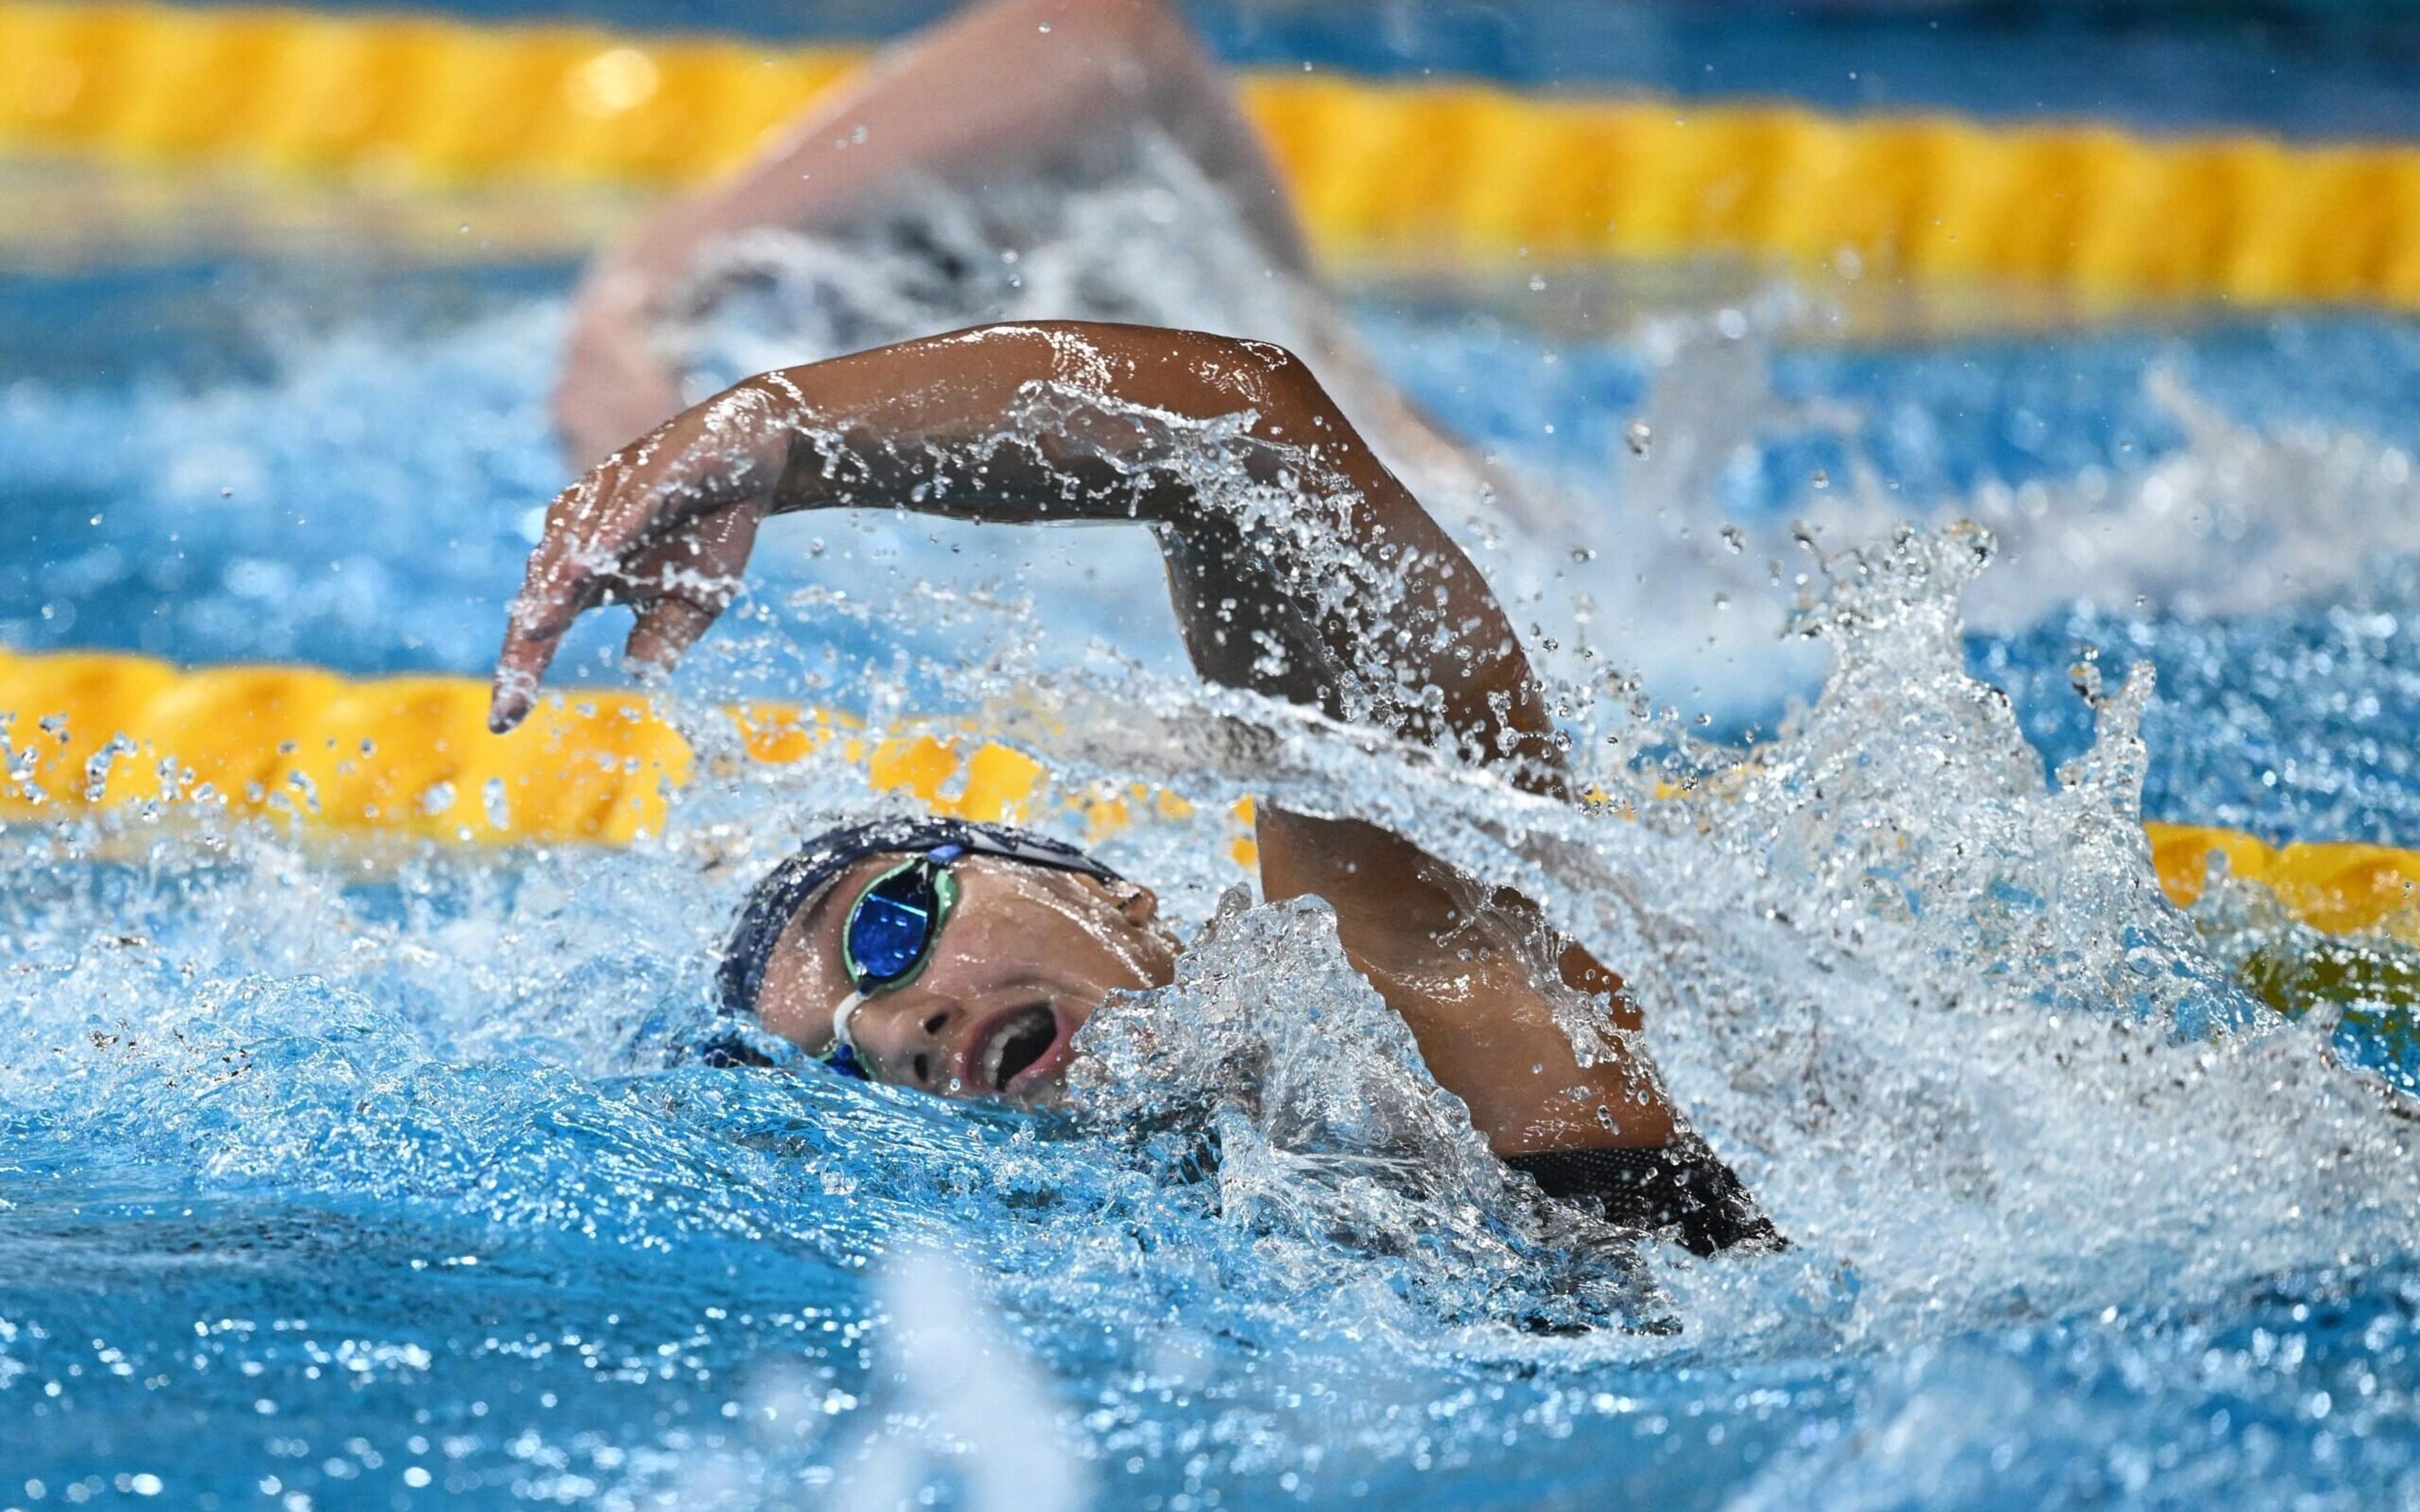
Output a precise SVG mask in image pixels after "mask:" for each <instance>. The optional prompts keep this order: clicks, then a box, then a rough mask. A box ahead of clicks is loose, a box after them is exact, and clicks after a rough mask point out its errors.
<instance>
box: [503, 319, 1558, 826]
mask: <svg viewBox="0 0 2420 1512" xmlns="http://www.w3.org/2000/svg"><path fill="white" fill-rule="evenodd" d="M849 506H856V507H877V508H881V507H891V508H905V509H912V510H916V511H920V512H923V513H928V514H935V515H942V516H948V517H955V518H960V519H970V520H982V521H993V522H1013V523H1039V522H1047V521H1055V520H1092V521H1099V520H1124V519H1131V520H1136V521H1140V522H1142V523H1145V524H1148V525H1149V526H1151V527H1152V528H1153V529H1154V531H1155V532H1156V535H1157V536H1158V539H1159V542H1160V546H1161V550H1162V554H1163V557H1164V559H1165V561H1166V563H1167V566H1168V574H1169V583H1170V590H1171V597H1172V599H1173V601H1174V605H1175V609H1176V611H1177V616H1178V620H1179V623H1180V625H1181V628H1182V630H1183V633H1184V638H1185V642H1186V646H1187V650H1188V651H1189V652H1190V654H1191V656H1192V658H1193V662H1194V665H1195V666H1196V667H1197V668H1198V669H1199V670H1200V671H1201V672H1202V675H1203V676H1204V677H1205V678H1208V679H1209V680H1211V681H1214V682H1218V683H1222V684H1226V685H1228V686H1231V687H1243V688H1249V689H1252V690H1254V691H1257V692H1262V693H1265V694H1269V695H1272V696H1275V697H1280V698H1284V699H1288V700H1291V701H1294V702H1301V703H1307V704H1311V705H1314V706H1317V707H1319V708H1321V709H1323V710H1325V711H1326V712H1327V713H1328V714H1330V715H1331V716H1334V717H1339V718H1343V719H1350V720H1354V721H1357V722H1364V723H1371V724H1374V725H1377V726H1380V727H1382V728H1385V729H1388V730H1389V731H1391V732H1392V733H1396V734H1398V735H1400V736H1403V737H1404V738H1407V739H1412V740H1417V741H1421V742H1435V741H1438V740H1441V739H1445V740H1451V741H1453V742H1454V743H1456V744H1457V745H1458V746H1459V747H1460V748H1462V749H1463V751H1464V752H1465V753H1466V755H1468V756H1470V757H1471V758H1473V759H1476V760H1479V761H1483V762H1508V763H1510V764H1512V771H1511V774H1510V775H1511V776H1512V778H1513V779H1514V780H1517V781H1521V782H1523V783H1525V784H1527V785H1528V786H1531V787H1533V788H1537V789H1540V790H1543V791H1561V789H1562V784H1563V781H1564V777H1563V769H1562V766H1561V763H1560V758H1559V754H1558V753H1557V751H1556V750H1555V748H1554V746H1553V743H1552V739H1551V733H1552V732H1551V724H1550V722H1549V720H1548V718H1547V716H1546V711H1545V707H1544V701H1543V699H1542V698H1541V696H1540V693H1539V690H1538V688H1537V686H1536V684H1535V682H1534V681H1533V679H1532V678H1531V675H1530V671H1529V665H1528V659H1527V657H1526V656H1525V655H1524V654H1523V652H1522V649H1521V646H1520V642H1519V640H1518V639H1517V638H1516V637H1515V635H1514V633H1513V630H1512V625H1510V624H1509V623H1508V622H1507V621H1506V619H1505V617H1504V613H1503V610H1502V609H1500V608H1499V607H1498V606H1497V603H1496V601H1495V598H1494V596H1493V595H1492V594H1490V593H1489V592H1488V590H1487V587H1486V584H1485V582H1484V581H1483V580H1482V579H1481V577H1480V574H1479V572H1478V570H1477V569H1476V568H1475V567H1474V566H1472V565H1471V563H1469V561H1468V560H1467V559H1466V558H1465V557H1464V556H1463V554H1462V552H1461V550H1460V549H1459V548H1457V547H1455V546H1454V544H1453V543H1452V541H1451V540H1450V538H1449V537H1448V536H1447V535H1446V534H1445V532H1443V531H1442V530H1441V529H1439V528H1438V526H1437V525H1436V523H1435V521H1434V520H1432V519H1431V518H1430V517H1428V515H1427V513H1426V512H1425V511H1423V510H1422V509H1421V508H1420V506H1419V502H1418V501H1416V500H1415V499H1413V498H1412V496H1411V494H1410V493H1409V492H1408V491H1406V490H1405V489H1404V486H1403V485H1402V484H1401V483H1399V482H1398V481H1396V479H1395V477H1394V476H1393V474H1391V473H1389V472H1388V471H1387V470H1386V469H1385V468H1384V467H1383V466H1381V465H1380V464H1379V463H1378V461H1377V460H1376V458H1375V457H1373V455H1371V453H1370V451H1369V449H1368V447H1367V446H1365V445H1364V444H1363V443H1362V441H1361V440H1360V438H1359V437H1358V436H1357V435H1356V434H1355V433H1354V431H1353V429H1352V428H1351V427H1350V426H1349V425H1348V424H1345V422H1344V419H1343V416H1342V414H1341V413H1340V412H1339V411H1338V410H1337V409H1336V407H1335V405H1334V404H1333V403H1332V402H1331V401H1330V400H1329V398H1328V396H1327V395H1326V393H1325V392H1324V391H1323V390H1322V389H1321V388H1320V386H1319V384H1318V382H1317V381H1316V380H1315V379H1314V378H1312V377H1311V374H1310V372H1309V371H1308V370H1307V369H1306V368H1305V367H1304V366H1303V365H1302V364H1301V363H1299V362H1297V361H1295V359H1294V358H1293V357H1292V356H1291V355H1290V354H1288V353H1286V352H1285V351H1283V350H1281V349H1280V348H1278V347H1271V346H1268V345H1265V344H1263V343H1257V342H1247V341H1239V340H1233V339H1231V338H1227V337H1220V336H1209V335H1202V334H1199V333H1196V332H1171V331H1162V330H1157V329H1155V328H1150V327H1142V326H1119V325H1107V324H1094V323H1087V322H1076V321H1051V322H1039V323H1033V324H1023V325H1006V326H986V327H979V328H976V329H974V330H971V331H964V332H954V333H953V334H950V335H946V336H937V337H932V338H928V339H925V340H921V341H912V342H905V343H902V344H900V345H898V346H895V347H882V348H878V349H876V350H874V351H869V352H861V353H857V354H854V355H851V356H847V357H841V358H834V359H832V360H830V361H828V362H823V363H813V364H810V365H808V366H804V367H796V368H789V369H785V370H783V371H781V372H777V373H768V374H764V375H761V376H759V377H757V378H751V379H749V380H748V381H746V382H744V383H741V384H739V385H737V386H736V387H734V388H732V389H731V390H729V391H727V392H725V393H722V394H721V395H720V396H718V397H716V398H714V399H711V400H709V401H707V402H706V403H705V404H702V405H699V406H697V407H695V408H694V409H689V410H687V411H685V412H683V413H681V414H680V415H677V416H675V418H673V419H672V420H670V421H668V422H666V423H665V424H662V425H660V426H659V427H658V428H657V429H656V430H654V431H653V432H652V433H650V434H649V435H647V436H646V437H644V438H643V439H642V440H638V441H636V442H634V443H632V444H631V445H629V446H628V447H626V448H624V449H623V450H622V451H620V452H617V453H615V454H614V455H613V456H611V457H609V458H607V459H606V460H605V461H604V462H603V463H601V464H599V465H598V466H597V468H596V469H595V470H593V471H591V472H590V473H589V474H588V475H587V476H585V477H583V478H582V480H581V481H580V482H579V483H577V484H575V485H573V486H571V487H570V488H568V489H566V490H565V491H564V493H563V494H562V495H560V496H559V497H558V498H557V499H556V500H555V501H554V503H553V505H552V506H551V508H550V509H549V511H548V513H547V521H546V532H545V536H544V539H543V540H542V541H541V542H540V544H539V546H538V548H537V549H536V550H535V552H534V553H533V554H532V555H531V558H530V563H529V568H528V573H527V576H526V578H525V579H524V582H523V585H522V588H521V592H520V596H519V597H518V598H517V599H516V600H515V603H514V607H513V610H512V614H511V618H510V624H509V626H508V629H507V632H506V636H505V640H504V651H503V654H502V656H500V658H499V661H498V665H497V673H496V688H495V696H494V701H493V703H492V706H491V713H490V720H491V722H492V723H493V724H494V725H495V727H496V728H497V729H499V730H504V729H509V728H511V727H512V726H513V725H514V724H515V723H517V722H519V720H520V717H521V716H522V715H523V714H524V713H526V712H527V710H528V708H529V705H530V702H531V699H532V697H533V695H534V692H535V687H536V684H537V681H538V679H539V677H540V676H541V675H542V674H543V673H544V671H545V669H546V666H547V664H548V662H549V661H550V660H551V658H552V656H553V653H554V648H555V645H556V643H557V642H558V640H560V638H561V637H562V635H563V633H564V631H565V630H566V628H567V627H568V626H569V625H570V624H571V623H572V621H573V620H574V619H576V618H577V617H578V616H579V614H580V613H582V611H584V610H585V609H589V608H591V607H593V606H595V605H597V604H598V603H601V602H606V601H609V600H620V601H627V602H629V603H631V604H633V605H634V606H635V607H636V609H638V613H639V619H638V623H637V625H635V626H634V627H633V629H632V630H631V632H630V639H629V654H630V656H632V658H633V659H635V660H638V661H640V662H642V663H645V664H652V665H656V666H668V665H670V664H671V663H672V662H673V661H675V659H677V658H678V656H680V655H681V654H682V653H683V652H684V651H685V650H686V649H687V648H688V647H689V646H690V644H691V643H693V642H694V641H695V640H696V639H697V638H698V637H699V636H700V635H701V634H703V633H704V632H705V630H706V626H707V625H710V624H711V623H712V622H713V620H714V618H715V616H716V615H717V614H718V613H720V612H721V609H722V608H723V607H724V606H725V605H726V604H727V603H728V602H729V601H730V599H731V597H732V595H733V594H734V593H735V592H736V590H737V586H738V579H739V574H740V572H741V570H742V569H743V568H744V567H745V565H746V563H747V557H748V552H749V548H750V547H751V545H752V542H753V539H754V536H755V532H756V527H757V525H758V523H759V522H761V521H762V520H763V519H764V517H766V516H768V515H770V514H775V513H781V512H785V511H789V510H799V509H822V508H838V507H849Z"/></svg>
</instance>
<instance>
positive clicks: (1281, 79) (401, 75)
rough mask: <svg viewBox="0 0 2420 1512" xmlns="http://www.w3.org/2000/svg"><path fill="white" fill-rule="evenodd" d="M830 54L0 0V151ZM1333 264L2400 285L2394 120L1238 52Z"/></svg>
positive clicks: (362, 144) (565, 111) (778, 89)
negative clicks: (1499, 77)
mask: <svg viewBox="0 0 2420 1512" xmlns="http://www.w3.org/2000/svg"><path fill="white" fill-rule="evenodd" d="M862 56H863V54H861V52H859V51H855V50H851V49H846V48H830V47H810V48H797V47H782V46H777V45H773V44H768V43H753V42H746V41H741V40H737V39H713V38H642V37H632V36H623V35H618V34H615V33H612V32H606V31H600V30H594V29H588V28H581V27H569V26H551V25H521V26H503V25H487V24H477V23H469V22H464V21H457V20H451V19H443V18H439V17H436V16H430V15H412V14H409V13H403V14H394V15H336V14H327V13H320V12H315V11H311V10H307V9H275V8H209V9H187V8H178V7H176V6H171V5H161V4H119V3H81V0H0V152H10V151H13V152H21V153H22V152H54V153H55V152H66V153H80V154H93V155H99V156H101V157H105V158H111V159H116V160H123V161H132V162H190V161H193V160H195V159H204V158H215V159H221V160H225V161H228V162H235V163H240V164H252V165H256V166H260V167H266V168H271V169H287V170H310V171H322V172H326V171H334V172H346V173H352V174H357V175H363V176H366V177H370V178H372V179H375V180H380V181H392V182H398V183H411V182H424V183H448V182H454V183H458V182H462V181H466V180H479V179H495V178H500V177H501V178H512V177H520V178H523V179H527V178H532V177H538V178H549V179H567V180H596V181H606V180H621V181H630V182H640V183H653V184H664V185H670V184H678V183H682V182H690V181H695V180H697V179H700V178H702V177H706V176H707V175H710V174H713V173H716V172H718V171H721V170H722V169H725V168H727V167H729V166H731V165H732V164H734V163H736V162H739V161H740V160H742V159H743V158H745V157H746V156H747V155H748V154H749V153H750V152H752V150H754V149H755V147H757V145H758V144H760V143H761V142H762V141H763V140H764V139H765V136H766V134H767V132H768V131H770V130H772V129H773V128H774V127H776V126H777V125H778V124H779V123H781V122H782V121H783V120H784V119H786V118H787V117H788V116H790V115H791V114H792V113H793V112H795V111H796V110H797V109H798V108H799V106H800V105H801V104H803V103H804V102H805V101H806V100H810V99H811V98H813V97H814V94H815V93H816V92H817V91H818V90H821V89H823V88H825V87H826V86H828V85H830V84H831V83H832V82H833V81H835V80H836V79H838V78H840V77H841V76H842V75H843V74H844V73H845V72H846V71H847V70H848V69H851V68H853V67H854V66H855V65H856V64H857V63H858V62H859V61H861V58H862ZM1242 88H1243V93H1244V97H1245V100H1246V102H1247V104H1248V106H1249V109H1250V112H1251V114H1252V116H1253V118H1254V119H1255V120H1256V121H1257V122H1258V124H1259V126H1260V128H1261V130H1262V131H1263V132H1264V135H1265V136H1266V137H1267V139H1268V142H1269V144H1270V147H1271V148H1272V150H1273V151H1274V152H1275V154H1276V156H1277V158H1278V159H1279V161H1280V163H1281V164H1282V166H1283V168H1284V170H1285V172H1286V174H1287V176H1288V177H1289V179H1290V180H1291V183H1292V187H1293V191H1294V193H1295V198H1296V202H1297V203H1298V204H1299V206H1300V207H1301V208H1302V213H1303V215H1304V218H1305V221H1306V223H1307V224H1308V226H1309V228H1310V230H1311V235H1312V238H1313V239H1314V240H1315V241H1316V242H1317V244H1318V245H1319V247H1320V248H1321V250H1322V252H1323V253H1324V254H1325V255H1327V256H1329V257H1330V258H1334V259H1341V260H1353V259H1362V260H1370V259H1377V260H1387V261H1411V262H1418V263H1421V264H1426V265H1431V266H1454V265H1465V264H1473V263H1476V264H1481V265H1490V264H1495V265H1500V264H1503V263H1506V262H1508V261H1512V260H1516V259H1520V258H1525V257H1526V258H1529V259H1531V260H1532V261H1533V262H1539V263H1572V262H1587V261H1596V260H1602V259H1606V258H1651V259H1667V258H1676V257H1700V256H1710V255H1720V256H1728V255H1745V256H1748V257H1751V258H1756V259H1761V260H1771V261H1776V262H1780V263H1783V264H1786V265H1792V266H1796V267H1800V268H1802V269H1804V268H1829V269H1833V270H1840V271H1854V272H1857V273H1859V274H1861V275H1866V274H1870V275H1882V276H1890V275H1898V274H1915V275H1921V276H1925V277H1929V278H1949V279H1966V280H1987V281H2016V282H2024V283H2031V284H2045V285H2063V286H2067V287H2070V288H2072V289H2074V290H2075V291H2077V292H2078V293H2079V294H2081V295H2082V296H2085V297H2086V298H2087V299H2088V300H2096V301H2134V300H2143V299H2161V300H2176V299H2184V300H2227V301H2243V302H2248V303H2279V302H2306V301H2356V302H2366V303H2374V304H2380V305H2383V306H2387V307H2389V308H2396V309H2405V310H2410V309H2420V146H2415V145H2413V144H2412V143H2385V144H2375V145H2342V146H2300V145H2288V144H2285V143H2283V142H2280V141H2277V140H2275V139H2273V138H2268V137H2262V136H2257V135H2252V134H2233V135H2204V136H2195V137H2180V138H2176V139H2153V138H2148V137H2142V136H2136V135H2130V134H2128V133H2126V132H2123V131H2118V130H2116V129H2114V128H2111V127H2108V126H2103V125H2094V124H2055V123H2034V124H2022V125H2009V124H1998V125H1987V124H1985V123H1982V122H1978V121H1975V120H1968V119H1961V118H1958V117H1954V116H1943V115H1894V116H1824V115H1821V114H1818V113H1816V112H1813V111H1809V110H1804V109H1799V108H1796V107H1792V106H1786V105H1775V104H1764V103H1755V102H1748V101H1709V100H1691V101H1685V102H1683V101H1675V100H1653V99H1585V98H1579V99H1575V98H1568V97H1555V98H1551V99H1549V98H1543V97H1537V96H1526V95H1521V94H1516V93H1513V92H1512V91H1509V90H1505V89H1500V88H1494V87H1489V86H1486V85H1478V84H1470V83H1435V82H1418V83H1386V82H1379V81H1373V80H1357V79H1351V78H1345V77H1340V76H1335V75H1304V74H1297V73H1274V72H1258V73H1249V74H1247V75H1245V76H1244V79H1243V84H1242Z"/></svg>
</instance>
